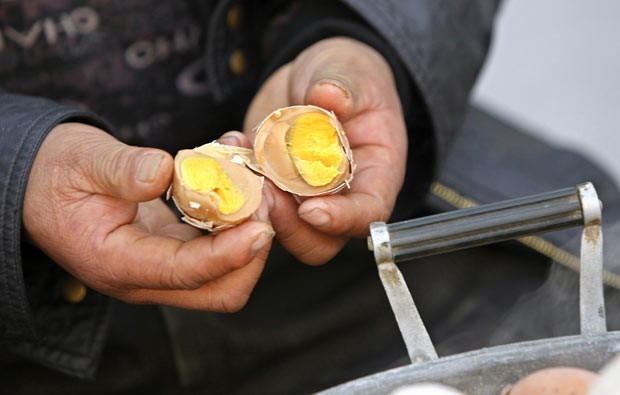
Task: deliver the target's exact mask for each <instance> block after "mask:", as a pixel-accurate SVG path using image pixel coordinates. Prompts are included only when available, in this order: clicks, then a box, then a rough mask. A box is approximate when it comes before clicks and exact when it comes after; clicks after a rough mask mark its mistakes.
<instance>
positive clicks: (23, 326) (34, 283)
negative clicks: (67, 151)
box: [0, 90, 109, 377]
mask: <svg viewBox="0 0 620 395" xmlns="http://www.w3.org/2000/svg"><path fill="white" fill-rule="evenodd" d="M67 121H79V122H83V123H89V124H92V125H95V126H98V127H102V128H105V127H106V126H105V124H104V122H102V121H101V120H99V119H98V118H97V117H96V116H94V115H93V114H90V113H88V112H87V111H83V110H79V109H75V108H71V107H67V106H63V105H60V104H58V103H55V102H52V101H49V100H45V99H39V98H33V97H28V96H22V95H15V94H10V93H7V92H4V91H2V90H0V141H1V142H2V143H1V144H0V193H1V194H2V197H1V199H0V216H1V218H2V220H1V221H0V236H1V237H0V251H2V254H0V292H2V296H0V341H2V342H5V343H7V344H8V345H9V346H10V347H11V349H12V350H13V351H14V352H16V353H18V354H20V355H22V356H24V357H25V358H28V359H31V360H34V361H37V362H39V363H41V364H44V365H47V366H49V367H52V368H55V369H59V370H61V371H64V372H66V373H69V374H73V375H75V376H79V377H88V376H90V375H91V374H92V373H93V372H94V369H95V361H97V359H98V358H97V356H98V354H99V353H100V352H101V349H102V343H103V337H104V334H105V323H106V322H107V316H108V310H109V307H108V304H109V301H108V300H107V299H106V298H104V297H103V296H102V295H99V294H96V293H94V292H91V291H88V292H87V294H86V297H85V298H84V299H83V300H82V301H81V302H80V303H70V302H68V301H65V300H64V299H63V297H62V294H63V292H62V287H63V283H65V282H66V281H67V280H68V277H67V275H66V274H65V273H64V272H63V271H62V270H61V269H60V268H59V267H58V265H56V264H54V263H53V262H52V261H51V260H50V259H49V258H47V257H46V256H45V255H44V254H43V253H41V252H40V251H38V250H37V249H36V248H34V247H33V246H31V245H29V244H28V243H27V242H24V241H23V240H22V239H23V238H22V236H23V235H22V208H23V201H24V196H25V191H26V185H27V182H28V175H29V173H30V168H31V166H32V163H33V160H34V158H35V155H36V153H37V150H38V148H39V146H40V144H41V142H42V141H43V139H44V138H45V136H46V135H47V133H48V132H49V131H50V130H51V129H52V128H53V127H54V126H56V125H57V124H59V123H62V122H67ZM65 284H66V283H65Z"/></svg>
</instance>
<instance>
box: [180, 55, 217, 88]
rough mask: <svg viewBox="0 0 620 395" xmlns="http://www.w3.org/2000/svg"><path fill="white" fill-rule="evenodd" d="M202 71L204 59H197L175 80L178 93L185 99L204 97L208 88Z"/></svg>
mask: <svg viewBox="0 0 620 395" xmlns="http://www.w3.org/2000/svg"><path fill="white" fill-rule="evenodd" d="M204 69H205V59H204V58H201V59H198V60H196V61H195V62H193V63H191V64H189V65H188V66H187V67H185V68H184V69H183V70H182V71H181V72H180V73H179V75H178V76H177V79H176V86H177V90H178V91H179V93H181V94H182V95H183V96H187V97H196V96H202V95H205V94H206V93H207V92H208V90H209V87H208V84H207V78H206V76H205V71H204Z"/></svg>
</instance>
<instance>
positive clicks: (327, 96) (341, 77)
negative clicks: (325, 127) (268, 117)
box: [289, 37, 400, 122]
mask: <svg viewBox="0 0 620 395" xmlns="http://www.w3.org/2000/svg"><path fill="white" fill-rule="evenodd" d="M289 90H290V93H289V94H290V98H291V101H292V102H293V103H299V104H302V103H303V104H313V105H317V106H320V107H323V108H326V109H328V110H331V111H334V113H335V114H336V115H337V116H338V118H339V119H340V120H341V122H346V121H348V120H349V119H351V118H352V117H354V116H355V115H356V114H359V113H360V112H361V111H364V110H367V109H371V108H372V109H375V110H376V109H381V108H382V107H385V106H399V105H400V103H399V101H398V99H397V96H396V95H392V94H390V95H386V93H388V92H390V93H395V92H396V88H395V85H394V79H393V76H392V72H391V69H390V67H389V65H388V64H387V62H386V61H385V60H384V59H383V57H382V56H381V55H380V54H379V53H378V52H377V51H376V50H374V49H373V48H371V47H369V46H367V45H366V44H363V43H361V42H358V41H356V40H353V39H349V38H344V37H336V38H331V39H326V40H322V41H320V42H319V43H317V44H315V45H313V46H312V47H311V48H309V49H308V50H306V51H304V52H303V53H302V54H301V55H300V56H299V57H298V58H297V59H296V60H295V62H294V63H293V65H292V71H291V84H290V87H289Z"/></svg>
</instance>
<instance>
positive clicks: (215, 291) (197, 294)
mask: <svg viewBox="0 0 620 395" xmlns="http://www.w3.org/2000/svg"><path fill="white" fill-rule="evenodd" d="M268 249H269V248H268V247H265V248H263V249H262V250H261V251H260V252H259V254H258V255H257V256H256V257H255V258H254V259H252V260H251V261H250V262H249V263H248V264H247V265H245V266H243V267H241V268H240V269H237V270H235V271H232V272H230V273H228V274H226V275H224V276H222V277H220V278H218V279H216V280H213V281H210V282H207V283H205V284H204V285H202V286H201V287H199V288H197V289H194V290H170V291H167V290H151V289H138V290H132V291H129V292H127V293H126V294H125V295H124V296H123V299H124V300H125V301H127V302H130V303H141V304H163V305H169V306H176V307H181V308H186V309H196V310H206V311H213V312H222V313H231V312H236V311H239V310H240V309H241V308H242V307H243V306H245V304H246V303H247V301H248V299H249V297H250V294H251V292H252V290H253V289H254V286H255V285H256V282H257V281H258V279H259V277H260V275H261V273H262V270H263V267H264V264H265V260H266V258H267V253H268Z"/></svg>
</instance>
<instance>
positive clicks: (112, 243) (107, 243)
mask: <svg viewBox="0 0 620 395" xmlns="http://www.w3.org/2000/svg"><path fill="white" fill-rule="evenodd" d="M273 235H274V232H273V229H272V228H271V227H270V226H269V225H268V224H266V223H262V222H258V221H248V222H246V223H243V224H241V225H239V226H237V227H236V228H233V229H229V230H227V231H225V232H222V233H220V234H217V235H209V236H200V237H196V238H194V239H191V240H189V241H185V242H183V241H181V240H178V239H173V238H169V237H165V236H161V235H154V234H151V233H148V232H147V231H145V230H144V229H141V228H140V227H138V226H136V225H126V226H122V227H120V228H118V229H117V230H116V231H114V232H112V233H111V234H109V235H108V236H107V237H106V239H105V240H104V243H103V245H102V247H101V250H100V251H98V252H99V253H100V254H101V255H100V256H102V257H104V258H103V259H104V262H102V265H105V269H106V270H105V271H104V272H103V273H101V276H102V277H103V278H102V279H101V280H102V281H101V282H102V283H106V284H108V285H109V286H111V288H112V289H123V290H131V289H140V288H142V289H151V290H153V289H155V290H193V289H197V288H199V287H201V286H203V285H204V284H206V283H207V282H209V281H212V280H216V279H218V278H220V277H222V276H224V275H226V274H228V273H230V272H233V271H235V270H238V269H240V268H242V267H244V266H246V265H247V264H248V263H250V262H251V261H252V260H253V259H255V258H256V257H258V256H260V254H259V253H260V252H261V250H263V249H264V248H266V247H269V246H270V245H271V239H272V238H273ZM128 262H131V264H128Z"/></svg>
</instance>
